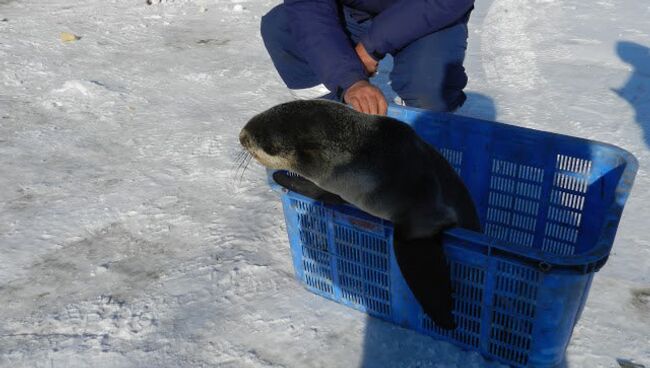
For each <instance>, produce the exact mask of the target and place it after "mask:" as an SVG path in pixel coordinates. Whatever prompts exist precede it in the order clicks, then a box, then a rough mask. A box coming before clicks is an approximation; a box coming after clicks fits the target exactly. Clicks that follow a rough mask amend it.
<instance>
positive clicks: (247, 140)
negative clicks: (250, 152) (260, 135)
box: [239, 129, 251, 148]
mask: <svg viewBox="0 0 650 368" xmlns="http://www.w3.org/2000/svg"><path fill="white" fill-rule="evenodd" d="M239 143H240V144H241V145H242V146H243V147H244V148H250V146H251V137H250V135H249V134H248V132H247V131H246V129H242V130H241V132H239Z"/></svg>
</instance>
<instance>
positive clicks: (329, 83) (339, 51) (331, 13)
mask: <svg viewBox="0 0 650 368" xmlns="http://www.w3.org/2000/svg"><path fill="white" fill-rule="evenodd" d="M284 5H285V8H286V10H287V15H288V17H289V27H290V29H291V33H292V34H293V36H294V37H295V39H296V42H297V43H298V47H299V49H300V51H301V56H302V57H303V58H304V59H305V60H306V61H307V63H308V64H309V66H310V67H311V69H312V70H313V71H314V73H315V74H316V76H317V77H318V78H319V79H320V80H321V81H323V84H325V86H326V87H327V89H329V90H330V91H332V92H338V91H339V89H341V90H345V89H347V88H348V87H350V86H351V85H352V84H354V83H355V82H357V81H359V80H362V79H366V80H367V77H366V74H365V69H364V68H363V64H362V63H361V60H360V59H359V57H358V56H357V53H356V52H355V51H354V48H353V46H352V43H351V41H350V39H349V38H348V37H347V35H346V34H345V32H344V30H343V23H342V21H341V18H340V16H339V11H338V7H337V4H336V0H285V2H284Z"/></svg>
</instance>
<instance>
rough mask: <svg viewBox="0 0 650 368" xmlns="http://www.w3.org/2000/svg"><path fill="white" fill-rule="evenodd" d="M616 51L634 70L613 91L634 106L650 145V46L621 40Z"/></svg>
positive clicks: (637, 118) (647, 143) (636, 117)
mask: <svg viewBox="0 0 650 368" xmlns="http://www.w3.org/2000/svg"><path fill="white" fill-rule="evenodd" d="M616 52H617V54H618V56H619V57H620V58H621V60H623V61H624V62H626V63H628V64H630V66H632V68H633V70H632V75H630V78H629V79H628V80H627V82H626V83H625V85H624V86H623V87H621V88H619V89H613V91H614V92H616V93H617V94H618V95H619V96H620V97H621V98H623V99H624V100H625V101H627V102H628V103H629V104H630V105H631V106H632V107H633V108H634V111H635V119H636V122H637V123H638V124H639V125H640V126H641V128H642V129H643V133H644V139H645V143H646V145H648V146H650V48H648V47H646V46H643V45H639V44H638V43H635V42H629V41H619V42H618V43H617V44H616Z"/></svg>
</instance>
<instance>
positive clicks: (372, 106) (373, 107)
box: [366, 94, 379, 115]
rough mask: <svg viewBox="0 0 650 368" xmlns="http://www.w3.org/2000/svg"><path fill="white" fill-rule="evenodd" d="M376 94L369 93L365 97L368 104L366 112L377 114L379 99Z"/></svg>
mask: <svg viewBox="0 0 650 368" xmlns="http://www.w3.org/2000/svg"><path fill="white" fill-rule="evenodd" d="M377 97H378V96H376V95H374V94H371V95H370V96H368V97H366V103H367V104H368V114H373V115H377V114H379V101H377V100H378V98H377Z"/></svg>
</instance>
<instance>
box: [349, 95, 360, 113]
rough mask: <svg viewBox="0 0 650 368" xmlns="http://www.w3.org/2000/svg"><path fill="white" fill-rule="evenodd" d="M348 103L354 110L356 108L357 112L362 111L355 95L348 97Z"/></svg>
mask: <svg viewBox="0 0 650 368" xmlns="http://www.w3.org/2000/svg"><path fill="white" fill-rule="evenodd" d="M348 103H349V104H350V105H352V108H354V109H355V110H357V111H359V112H363V111H362V110H361V104H360V103H359V99H358V98H356V97H350V101H348Z"/></svg>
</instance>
